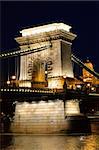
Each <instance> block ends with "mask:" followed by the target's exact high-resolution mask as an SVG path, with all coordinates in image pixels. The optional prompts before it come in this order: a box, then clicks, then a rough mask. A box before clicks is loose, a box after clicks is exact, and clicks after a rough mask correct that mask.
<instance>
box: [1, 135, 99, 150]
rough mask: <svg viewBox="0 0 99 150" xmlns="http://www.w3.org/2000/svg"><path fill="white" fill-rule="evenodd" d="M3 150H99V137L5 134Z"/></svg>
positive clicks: (2, 137) (3, 136)
mask: <svg viewBox="0 0 99 150" xmlns="http://www.w3.org/2000/svg"><path fill="white" fill-rule="evenodd" d="M1 139H2V141H1V142H2V143H1V150H99V135H96V134H91V135H88V136H81V135H80V136H74V135H68V136H67V135H29V134H26V135H25V134H20V135H19V134H14V135H11V134H5V135H4V134H3V135H2V136H1Z"/></svg>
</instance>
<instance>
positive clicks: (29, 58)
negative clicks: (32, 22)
mask: <svg viewBox="0 0 99 150" xmlns="http://www.w3.org/2000/svg"><path fill="white" fill-rule="evenodd" d="M70 29H71V27H70V26H68V25H66V24H64V23H52V24H48V25H43V26H38V27H33V28H28V29H23V30H22V31H20V33H21V34H22V37H17V38H16V39H15V40H16V41H17V42H18V43H19V45H20V49H21V51H24V50H26V49H27V55H23V56H20V77H19V86H20V87H42V86H43V87H44V86H46V81H48V82H47V83H48V87H49V88H63V77H64V76H65V77H70V78H73V77H74V75H73V67H72V62H71V45H72V41H73V40H74V39H75V37H76V35H75V34H73V33H71V32H70Z"/></svg>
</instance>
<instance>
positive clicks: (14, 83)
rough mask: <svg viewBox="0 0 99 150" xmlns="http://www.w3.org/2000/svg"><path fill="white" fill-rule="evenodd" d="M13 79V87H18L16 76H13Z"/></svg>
mask: <svg viewBox="0 0 99 150" xmlns="http://www.w3.org/2000/svg"><path fill="white" fill-rule="evenodd" d="M11 79H12V86H13V87H15V86H16V76H15V75H13V76H12V77H11Z"/></svg>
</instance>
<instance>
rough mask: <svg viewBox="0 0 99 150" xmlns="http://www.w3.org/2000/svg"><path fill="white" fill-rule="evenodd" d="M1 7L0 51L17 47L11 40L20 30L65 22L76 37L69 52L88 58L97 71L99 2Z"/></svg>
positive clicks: (17, 3) (24, 3)
mask: <svg viewBox="0 0 99 150" xmlns="http://www.w3.org/2000/svg"><path fill="white" fill-rule="evenodd" d="M1 4H2V5H1V50H2V51H5V50H9V49H12V48H15V47H17V44H16V42H15V41H14V38H15V37H18V36H19V35H20V34H19V31H20V30H22V29H23V28H26V27H32V26H36V25H42V24H47V23H52V22H64V23H66V24H68V25H71V26H72V32H73V33H75V34H77V36H78V37H77V38H76V39H75V40H74V42H73V45H72V51H73V52H74V53H75V54H76V55H77V56H78V57H79V58H81V60H83V61H84V60H86V58H87V57H89V58H90V60H91V61H92V62H93V63H94V68H95V70H96V71H97V72H99V55H98V50H99V2H96V1H87V2H86V1H82V2H80V1H74V2H71V1H70V2H68V1H49V2H48V1H37V2H36V1H22V2H20V1H8V2H7V1H6V2H5V1H2V2H1Z"/></svg>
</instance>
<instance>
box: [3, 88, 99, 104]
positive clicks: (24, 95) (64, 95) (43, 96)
mask: <svg viewBox="0 0 99 150" xmlns="http://www.w3.org/2000/svg"><path fill="white" fill-rule="evenodd" d="M0 93H1V94H0V95H1V99H2V100H10V101H15V100H18V101H20V100H21V101H24V100H25V101H33V100H38V101H39V100H48V99H51V100H55V99H61V100H69V99H78V100H84V101H90V100H96V101H97V100H98V103H99V94H94V93H92V94H91V93H87V92H82V91H80V90H72V89H66V90H64V89H63V90H62V89H59V90H58V89H49V88H14V87H6V88H3V87H1V89H0Z"/></svg>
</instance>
